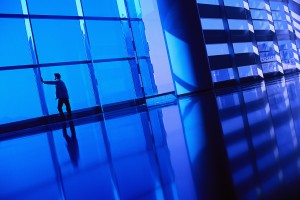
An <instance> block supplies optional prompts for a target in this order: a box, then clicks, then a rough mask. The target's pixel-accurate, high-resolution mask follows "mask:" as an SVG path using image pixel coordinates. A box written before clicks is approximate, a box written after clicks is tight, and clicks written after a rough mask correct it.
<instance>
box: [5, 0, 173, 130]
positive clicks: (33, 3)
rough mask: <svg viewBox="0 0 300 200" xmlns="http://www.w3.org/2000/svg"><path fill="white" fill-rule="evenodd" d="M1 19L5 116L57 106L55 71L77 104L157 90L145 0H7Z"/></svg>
mask: <svg viewBox="0 0 300 200" xmlns="http://www.w3.org/2000/svg"><path fill="white" fill-rule="evenodd" d="M0 27H1V28H0V42H1V46H0V83H1V86H0V88H1V93H2V94H1V104H0V110H1V115H0V124H6V123H10V122H15V121H21V120H26V119H31V118H36V117H41V116H47V115H48V114H51V115H52V114H58V110H57V100H56V97H55V86H51V85H43V84H42V82H41V77H42V78H43V80H44V81H49V80H54V73H60V74H61V79H62V80H63V81H64V82H65V84H66V86H67V89H68V92H69V96H70V103H71V107H72V110H73V111H80V110H82V109H86V108H94V107H98V106H101V107H106V106H109V105H111V104H123V103H127V102H131V101H133V102H134V101H135V100H138V99H141V98H145V97H147V96H153V95H156V94H158V91H157V87H156V83H155V80H154V75H153V73H154V70H153V68H152V64H151V61H150V55H149V47H148V43H147V41H146V36H145V27H144V23H143V21H142V13H141V8H140V5H139V1H136V0H101V1H96V0H45V1H39V0H13V1H11V0H4V1H1V6H0ZM169 91H173V89H171V90H163V91H162V93H164V92H169Z"/></svg>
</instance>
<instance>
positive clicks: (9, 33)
mask: <svg viewBox="0 0 300 200" xmlns="http://www.w3.org/2000/svg"><path fill="white" fill-rule="evenodd" d="M0 7H1V6H0ZM0 44H1V45H0V67H1V66H13V65H27V64H33V62H32V58H31V53H30V49H29V45H28V44H29V43H28V39H27V33H26V28H25V21H24V19H8V18H0Z"/></svg>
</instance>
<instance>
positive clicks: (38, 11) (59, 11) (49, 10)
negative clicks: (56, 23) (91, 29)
mask: <svg viewBox="0 0 300 200" xmlns="http://www.w3.org/2000/svg"><path fill="white" fill-rule="evenodd" d="M27 2H28V9H29V13H30V14H35V15H67V16H77V15H78V14H77V8H76V2H75V0H42V1H41V0H29V1H27Z"/></svg>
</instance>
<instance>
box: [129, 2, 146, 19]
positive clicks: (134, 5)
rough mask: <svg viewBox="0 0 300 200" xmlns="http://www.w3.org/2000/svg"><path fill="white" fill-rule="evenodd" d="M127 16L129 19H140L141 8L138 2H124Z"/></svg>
mask: <svg viewBox="0 0 300 200" xmlns="http://www.w3.org/2000/svg"><path fill="white" fill-rule="evenodd" d="M126 2H127V7H128V11H129V15H130V17H131V18H142V12H141V6H140V2H139V0H126Z"/></svg>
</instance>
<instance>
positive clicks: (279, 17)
mask: <svg viewBox="0 0 300 200" xmlns="http://www.w3.org/2000/svg"><path fill="white" fill-rule="evenodd" d="M272 16H273V19H274V20H286V18H287V17H288V16H287V15H286V14H285V13H284V12H277V11H273V12H272Z"/></svg>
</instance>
